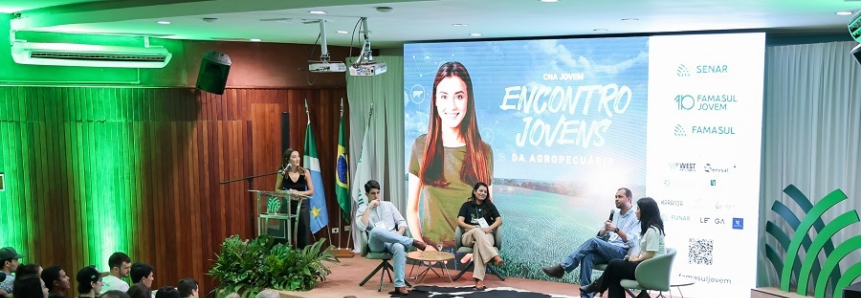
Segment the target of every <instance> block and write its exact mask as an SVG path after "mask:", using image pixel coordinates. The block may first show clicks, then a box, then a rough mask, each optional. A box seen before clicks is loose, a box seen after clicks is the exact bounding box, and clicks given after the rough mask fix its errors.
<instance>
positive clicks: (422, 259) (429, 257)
mask: <svg viewBox="0 0 861 298" xmlns="http://www.w3.org/2000/svg"><path fill="white" fill-rule="evenodd" d="M407 259H410V260H414V261H417V263H416V264H422V263H430V265H428V266H427V268H425V270H424V271H421V268H419V271H421V272H419V273H418V274H417V275H416V276H415V277H414V278H415V280H416V283H421V282H422V280H424V278H425V276H427V275H428V272H430V271H433V272H434V274H436V275H437V276H439V277H442V275H440V274H439V273H437V272H436V270H434V266H437V265H438V266H439V269H440V271H442V272H445V274H446V275H448V282H452V280H451V272H449V271H448V268H446V267H445V263H444V262H445V261H448V260H452V261H454V255H453V254H451V253H447V252H440V251H414V252H411V253H408V254H407ZM416 264H413V269H415V266H416ZM413 269H410V273H412V272H413Z"/></svg>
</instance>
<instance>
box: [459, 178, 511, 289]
mask: <svg viewBox="0 0 861 298" xmlns="http://www.w3.org/2000/svg"><path fill="white" fill-rule="evenodd" d="M457 225H458V226H459V227H461V228H462V229H463V230H464V233H463V236H461V242H462V243H463V245H464V246H472V248H473V262H475V270H474V271H473V272H472V278H473V279H475V287H476V288H477V289H484V288H486V287H485V285H484V273H485V271H487V263H490V262H493V263H494V264H496V266H502V265H503V262H504V261H503V260H502V258H501V257H500V256H499V252H498V251H497V250H496V248H495V247H493V244H494V242H495V239H494V234H493V232H494V231H495V230H496V229H497V228H499V226H500V225H502V217H501V216H499V211H498V210H496V206H494V205H493V202H491V199H490V196H489V194H488V191H487V184H485V183H484V182H479V183H476V184H475V187H473V189H472V196H470V197H469V199H468V201H467V202H466V203H463V205H462V206H460V212H458V214H457Z"/></svg>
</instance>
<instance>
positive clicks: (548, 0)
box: [538, 0, 559, 3]
mask: <svg viewBox="0 0 861 298" xmlns="http://www.w3.org/2000/svg"><path fill="white" fill-rule="evenodd" d="M538 1H541V2H544V3H553V2H559V0H538Z"/></svg>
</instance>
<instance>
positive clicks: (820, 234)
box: [765, 184, 861, 298]
mask: <svg viewBox="0 0 861 298" xmlns="http://www.w3.org/2000/svg"><path fill="white" fill-rule="evenodd" d="M783 192H784V193H786V195H788V196H789V197H790V198H791V199H792V200H793V201H794V202H795V203H796V204H798V206H799V207H801V209H802V210H803V212H804V213H805V214H801V215H802V217H800V218H799V216H796V214H794V213H793V212H792V211H791V210H790V209H789V208H788V207H787V206H786V205H784V204H783V203H781V202H780V201H775V202H774V204H772V206H771V210H772V211H774V212H775V213H776V214H777V215H778V216H779V217H780V218H782V219H783V220H784V221H786V223H787V224H788V225H789V226H790V227H791V228H792V229H793V231H788V232H791V233H789V234H787V233H786V231H783V230H781V229H780V228H778V226H777V225H776V224H775V223H774V222H772V221H768V222H767V223H766V226H765V231H766V232H767V233H768V234H769V235H771V236H772V237H774V238H775V239H776V240H777V242H778V243H780V246H782V248H783V252H784V253H785V257H784V258H783V259H781V258H780V255H779V254H778V252H777V250H776V249H775V248H774V247H772V246H771V245H768V244H766V245H765V255H766V257H767V258H768V260H769V261H770V262H771V264H772V266H774V269H775V270H776V271H777V272H778V273H779V274H780V289H781V290H782V291H786V292H789V291H790V288H791V287H792V286H793V285H792V276H793V275H794V276H795V277H796V280H797V282H796V284H795V285H794V286H795V287H796V292H797V293H798V294H799V295H807V294H808V293H809V292H810V291H809V289H808V284H809V283H810V281H811V278H813V279H812V280H813V281H814V282H813V296H814V297H816V298H824V297H825V296H826V295H825V293H826V288H827V286H828V284H829V283H830V284H831V291H832V292H833V297H834V298H842V297H843V292H842V291H840V290H839V289H842V288H844V287H846V286H848V285H849V284H850V283H851V282H852V281H853V280H855V278H857V277H859V276H861V263H857V264H854V265H852V266H851V267H849V269H846V270H845V271H844V272H842V273H841V272H840V265H839V262H840V260H842V259H843V258H844V257H846V256H847V255H849V254H850V253H851V252H853V251H855V250H858V249H861V235H857V236H854V237H852V238H849V239H847V240H846V241H844V242H843V243H840V244H839V245H838V246H837V247H836V248H835V247H834V243H833V242H832V241H831V237H833V236H834V234H836V233H837V232H838V231H840V230H843V229H844V228H846V227H848V226H849V225H851V224H854V223H857V222H859V218H858V212H856V211H855V210H849V211H846V212H845V213H843V214H841V215H840V216H838V217H837V218H835V219H834V220H832V221H830V222H828V224H827V225H826V224H825V222H824V221H823V220H822V214H824V213H825V211H827V210H828V209H831V208H832V207H834V206H835V205H837V204H838V203H840V202H842V201H843V200H846V199H847V197H846V194H845V193H843V191H842V190H840V189H837V190H835V191H832V192H831V193H829V194H828V195H826V196H825V197H824V198H822V199H821V200H819V202H817V203H816V205H813V204H812V203H811V202H810V200H809V199H808V198H807V196H805V195H804V193H802V192H801V191H800V190H798V188H797V187H795V185H792V184H790V185H789V186H787V187H786V188H785V189H784V190H783ZM811 227H812V228H814V229H815V230H816V236H815V238H813V239H812V240H811V238H810V235H809V234H808V233H809V232H810V228H811ZM790 234H791V236H790ZM802 247H804V250H805V256H804V259H803V260H801V259H800V257H799V256H798V252H799V251H800V250H801V248H802ZM821 250H824V252H825V263H824V264H820V262H819V259H818V258H817V256H818V255H819V252H820V251H821ZM835 289H838V290H836V291H835Z"/></svg>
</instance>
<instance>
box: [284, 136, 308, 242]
mask: <svg viewBox="0 0 861 298" xmlns="http://www.w3.org/2000/svg"><path fill="white" fill-rule="evenodd" d="M283 157H284V160H283V161H282V162H281V171H278V178H276V182H275V191H277V192H286V193H291V194H299V195H304V196H311V195H313V194H314V183H313V182H312V181H311V172H309V171H308V169H305V168H303V167H302V166H301V165H300V164H301V163H302V156H301V155H299V151H297V150H294V149H292V148H291V149H287V150H284V156H283ZM309 204H310V203H309V202H308V200H303V201H302V206H301V207H300V208H299V227H298V231H296V248H304V247H305V246H308V245H311V213H310V210H309ZM289 208H290V212H294V210H296V205H295V201H293V200H291V201H290V206H289ZM291 226H292V224H291ZM288 228H289V227H288Z"/></svg>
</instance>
